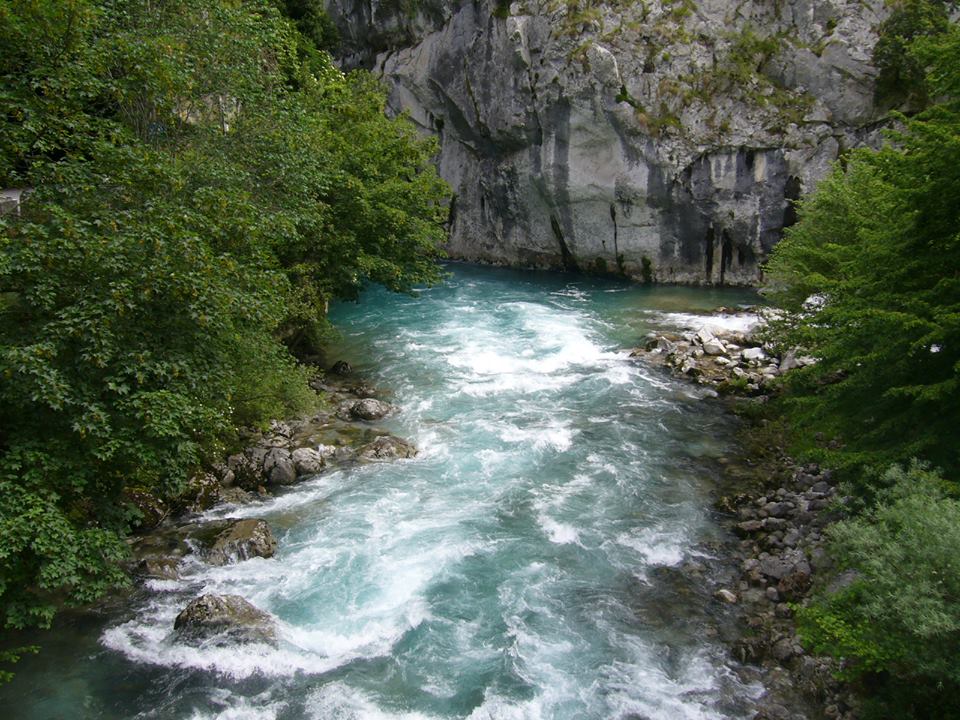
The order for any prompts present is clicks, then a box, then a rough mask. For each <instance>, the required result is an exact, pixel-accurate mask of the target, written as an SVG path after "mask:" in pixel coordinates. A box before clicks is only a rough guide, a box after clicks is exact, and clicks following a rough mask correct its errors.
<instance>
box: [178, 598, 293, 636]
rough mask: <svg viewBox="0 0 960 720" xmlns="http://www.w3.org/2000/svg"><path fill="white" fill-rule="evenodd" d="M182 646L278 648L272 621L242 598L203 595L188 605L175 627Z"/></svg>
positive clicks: (275, 629)
mask: <svg viewBox="0 0 960 720" xmlns="http://www.w3.org/2000/svg"><path fill="white" fill-rule="evenodd" d="M173 627H174V629H175V630H176V633H177V639H178V640H179V641H180V642H183V643H186V644H190V645H199V644H201V643H203V644H206V643H213V644H217V645H220V644H223V645H229V644H233V643H266V644H268V645H276V644H277V626H276V622H275V621H274V619H273V617H272V616H271V615H269V614H268V613H265V612H264V611H263V610H260V609H259V608H256V607H254V606H253V605H251V604H250V603H249V602H247V601H246V600H244V599H243V598H242V597H240V596H239V595H201V596H200V597H198V598H197V599H196V600H193V601H192V602H191V603H190V604H189V605H187V606H186V607H185V608H184V609H183V610H182V611H181V612H180V614H179V615H177V619H176V620H175V621H174V623H173Z"/></svg>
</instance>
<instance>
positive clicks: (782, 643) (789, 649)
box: [770, 638, 796, 662]
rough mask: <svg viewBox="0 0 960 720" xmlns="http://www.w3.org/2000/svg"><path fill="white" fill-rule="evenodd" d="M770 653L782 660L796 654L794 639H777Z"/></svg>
mask: <svg viewBox="0 0 960 720" xmlns="http://www.w3.org/2000/svg"><path fill="white" fill-rule="evenodd" d="M770 655H771V656H772V657H774V658H775V659H777V660H778V661H780V662H785V661H787V660H789V659H790V658H792V657H793V656H794V655H796V652H795V650H794V647H793V641H792V640H791V639H790V638H782V639H780V640H777V642H775V643H774V644H773V647H772V648H770Z"/></svg>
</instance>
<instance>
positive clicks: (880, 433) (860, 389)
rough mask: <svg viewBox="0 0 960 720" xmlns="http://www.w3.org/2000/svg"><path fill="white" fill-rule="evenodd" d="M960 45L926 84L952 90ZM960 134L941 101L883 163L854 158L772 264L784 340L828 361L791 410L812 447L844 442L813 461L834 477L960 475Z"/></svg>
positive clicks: (954, 111) (940, 59) (796, 381)
mask: <svg viewBox="0 0 960 720" xmlns="http://www.w3.org/2000/svg"><path fill="white" fill-rule="evenodd" d="M957 37H958V33H957V31H956V30H954V31H953V32H952V33H951V34H949V35H948V36H947V40H945V41H941V42H939V43H938V44H937V45H936V47H935V49H934V51H931V52H929V53H928V56H929V57H930V58H931V59H934V58H935V61H936V65H935V66H934V69H933V73H932V77H934V78H939V77H942V78H944V80H945V82H952V83H956V82H957V80H956V77H957V71H960V51H958V48H960V44H958V40H957ZM951 68H953V70H952V71H951ZM949 90H950V89H949V88H948V87H946V84H945V83H935V85H934V91H935V92H936V93H937V94H944V93H946V92H947V91H949ZM954 97H960V96H954ZM958 128H960V106H958V105H957V102H956V100H950V101H945V102H943V103H941V104H940V105H937V106H935V107H933V108H931V109H929V110H927V111H926V112H925V113H923V114H921V115H918V116H916V117H915V118H913V119H910V120H907V119H904V129H903V130H902V131H901V132H899V133H896V134H895V135H894V136H893V138H892V140H893V142H892V143H891V144H889V145H887V146H886V147H884V148H883V149H881V150H880V151H876V152H874V151H870V150H861V151H857V152H855V153H853V154H852V155H851V156H850V157H849V159H848V166H847V169H846V170H845V171H844V170H843V169H840V168H838V169H837V170H836V171H835V172H834V173H833V174H832V175H831V176H830V177H829V178H827V179H826V180H825V181H823V182H822V183H821V185H820V186H819V188H818V190H817V192H816V193H815V194H814V195H813V196H812V197H811V198H810V199H809V200H808V201H806V202H805V203H803V205H802V208H801V210H802V222H800V223H799V224H798V225H797V226H796V227H795V228H793V229H791V231H790V232H789V233H788V236H787V237H786V239H784V241H783V242H782V243H781V244H780V245H779V246H778V248H777V251H776V252H775V253H774V256H773V258H772V259H771V261H770V263H769V266H768V277H769V287H770V291H771V293H772V295H773V297H774V298H775V299H776V300H777V301H778V302H779V303H780V304H782V305H783V307H785V308H786V309H788V310H790V311H791V312H792V313H793V314H792V315H791V321H790V322H789V323H786V324H785V326H784V327H780V328H779V331H780V333H781V340H782V341H783V342H785V343H786V344H790V345H800V346H803V347H805V348H806V349H807V350H809V351H810V352H812V353H813V354H814V355H816V356H817V357H819V358H820V359H821V362H819V363H818V364H816V365H815V366H813V367H810V368H807V369H804V370H802V371H800V372H798V373H795V374H794V375H793V378H792V383H791V385H792V388H791V389H792V390H793V394H792V397H791V408H790V409H791V412H792V414H793V416H794V418H795V420H796V421H797V422H798V423H799V426H800V427H801V428H802V429H803V430H804V431H805V437H806V439H807V440H808V441H811V442H813V441H815V440H816V439H817V438H824V439H826V440H832V439H834V438H836V439H838V440H839V441H840V443H841V444H840V446H839V447H838V448H835V449H829V448H828V447H826V446H823V444H821V446H820V449H819V452H820V454H821V457H822V458H823V459H826V460H828V461H829V462H830V463H831V464H833V465H836V466H840V467H846V468H849V467H864V466H870V465H873V466H876V467H885V466H887V465H889V464H890V463H891V462H894V461H896V462H902V461H905V460H908V459H909V458H911V457H922V458H924V459H927V460H929V461H931V462H934V463H935V464H936V465H938V466H940V467H942V468H943V469H944V470H945V471H947V473H948V475H949V476H952V477H956V476H957V474H958V472H960V446H958V445H957V443H956V430H957V428H958V427H960V235H958V230H960V202H957V200H958V199H960V134H958V132H957V131H958Z"/></svg>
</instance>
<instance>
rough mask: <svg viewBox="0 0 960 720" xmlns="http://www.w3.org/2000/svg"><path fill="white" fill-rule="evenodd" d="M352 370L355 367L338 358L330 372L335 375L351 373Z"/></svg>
mask: <svg viewBox="0 0 960 720" xmlns="http://www.w3.org/2000/svg"><path fill="white" fill-rule="evenodd" d="M352 372H353V368H352V367H351V366H350V363H348V362H347V361H346V360H337V362H335V363H334V364H333V365H331V366H330V373H331V374H333V375H350V374H351V373H352Z"/></svg>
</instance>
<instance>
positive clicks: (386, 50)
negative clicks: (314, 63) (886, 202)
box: [326, 0, 886, 284]
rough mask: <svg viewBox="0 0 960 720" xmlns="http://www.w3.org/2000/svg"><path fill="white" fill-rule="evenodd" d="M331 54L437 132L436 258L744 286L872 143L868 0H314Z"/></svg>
mask: <svg viewBox="0 0 960 720" xmlns="http://www.w3.org/2000/svg"><path fill="white" fill-rule="evenodd" d="M326 6H327V9H328V12H329V13H330V15H331V17H332V18H333V19H334V21H335V22H336V24H337V26H338V28H339V30H340V34H341V36H342V37H343V39H344V46H343V52H342V57H341V61H342V63H343V64H344V65H345V66H348V67H353V66H357V65H363V66H366V67H370V68H372V69H373V70H374V72H376V73H377V74H379V75H381V76H382V77H383V78H384V80H385V81H386V83H387V86H388V88H389V92H390V100H389V102H390V106H391V108H392V109H393V110H394V111H396V112H400V111H405V112H407V113H409V115H410V117H411V118H412V120H413V121H414V122H415V123H416V124H417V125H419V127H420V128H422V129H423V130H424V131H425V132H430V133H433V134H435V135H436V136H437V137H438V139H439V140H440V153H439V156H438V158H437V162H438V166H439V170H440V173H441V175H442V176H443V177H444V178H445V179H446V180H447V181H448V182H449V183H450V185H451V186H452V189H453V192H454V199H453V201H452V202H451V206H450V218H449V230H450V237H449V248H448V250H449V252H450V254H451V255H452V256H453V257H455V258H460V259H467V260H474V261H484V262H492V263H497V264H510V265H517V266H532V267H554V268H561V267H564V268H580V269H585V270H590V271H595V272H606V273H616V274H625V275H628V276H630V277H633V278H636V279H643V280H657V281H669V282H674V281H679V282H691V283H721V284H724V283H725V284H752V283H755V282H757V280H758V278H759V273H760V269H759V268H760V264H761V263H762V261H763V260H764V259H765V257H766V255H767V253H768V252H769V251H770V249H771V248H772V247H773V245H774V244H775V243H776V242H777V241H778V239H779V238H780V236H781V231H782V229H783V227H784V226H786V225H789V224H790V223H792V222H793V220H794V213H793V208H792V205H791V201H792V200H793V199H795V198H797V197H799V196H800V194H801V193H802V192H806V191H808V190H810V189H811V188H812V187H813V186H814V184H815V183H816V181H817V180H818V179H819V178H821V177H823V176H824V174H825V173H826V172H827V171H828V169H829V168H830V165H831V163H832V162H833V161H834V160H835V159H837V157H838V155H839V153H840V152H841V151H843V150H844V149H846V148H849V147H853V146H857V145H861V144H864V143H871V142H875V141H876V139H877V128H876V126H875V123H876V122H877V120H878V119H879V117H880V115H879V113H878V112H877V110H876V109H875V108H874V105H873V96H874V87H873V85H874V77H875V71H874V69H873V68H872V67H871V64H870V56H871V51H872V48H873V45H874V44H875V42H876V37H875V34H874V32H875V31H874V28H875V27H876V26H877V25H878V24H879V22H880V21H881V20H882V19H883V17H884V15H885V13H886V9H885V7H884V3H883V1H882V0H864V1H862V2H861V1H859V0H826V1H824V2H813V0H789V1H788V2H783V3H769V2H762V1H761V0H745V1H744V2H741V3H736V4H731V3H729V2H724V1H723V0H677V1H676V2H671V3H666V2H663V3H661V2H643V3H612V2H610V3H603V2H599V1H594V0H583V2H580V3H559V2H551V1H550V0H527V1H525V2H513V3H508V2H506V0H480V1H478V2H473V1H472V0H471V1H469V2H468V1H467V0H423V1H422V2H418V3H412V4H411V3H399V4H398V3H392V2H391V3H387V2H382V1H381V0H327V3H326Z"/></svg>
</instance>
